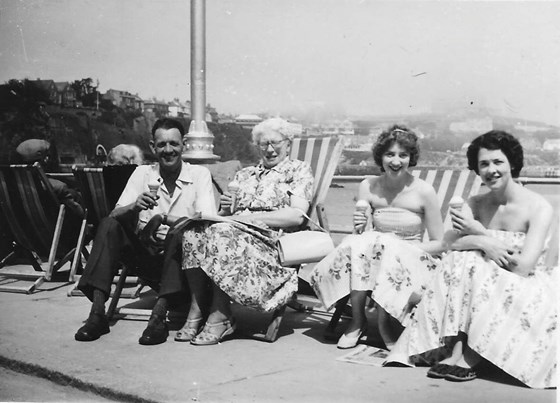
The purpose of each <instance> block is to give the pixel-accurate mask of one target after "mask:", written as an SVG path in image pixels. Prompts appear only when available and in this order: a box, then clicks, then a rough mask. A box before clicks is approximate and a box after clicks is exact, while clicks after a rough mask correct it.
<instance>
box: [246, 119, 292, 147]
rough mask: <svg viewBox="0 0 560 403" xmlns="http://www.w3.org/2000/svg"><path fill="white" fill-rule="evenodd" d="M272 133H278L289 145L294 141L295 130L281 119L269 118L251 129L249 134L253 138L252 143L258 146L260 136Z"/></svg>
mask: <svg viewBox="0 0 560 403" xmlns="http://www.w3.org/2000/svg"><path fill="white" fill-rule="evenodd" d="M269 131H274V132H277V133H280V134H281V135H282V137H284V139H286V140H289V141H290V143H291V142H292V140H293V139H294V136H295V133H296V130H295V128H294V125H293V124H291V123H290V122H288V121H287V120H284V119H282V118H270V119H266V120H263V121H262V122H261V123H259V124H258V125H256V126H255V127H253V131H252V132H251V134H252V136H253V143H255V144H258V142H259V140H260V139H261V136H262V135H263V134H265V133H266V132H269Z"/></svg>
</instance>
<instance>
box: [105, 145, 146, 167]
mask: <svg viewBox="0 0 560 403" xmlns="http://www.w3.org/2000/svg"><path fill="white" fill-rule="evenodd" d="M143 163H144V154H143V153H142V150H141V149H140V147H138V146H137V145H135V144H118V145H116V146H115V147H113V148H112V149H111V151H109V154H108V155H107V165H130V164H135V165H142V164H143Z"/></svg>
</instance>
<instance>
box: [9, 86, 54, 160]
mask: <svg viewBox="0 0 560 403" xmlns="http://www.w3.org/2000/svg"><path fill="white" fill-rule="evenodd" d="M48 103H50V101H49V93H48V92H47V90H45V89H44V88H42V87H40V86H38V85H37V84H36V83H35V82H33V81H30V80H27V79H25V80H9V81H8V82H7V83H6V84H5V85H3V86H1V91H0V111H2V112H4V118H5V120H4V121H2V122H0V137H1V138H2V142H1V143H0V145H1V148H2V152H1V153H0V154H1V160H2V161H4V162H5V161H7V160H8V159H9V158H10V155H11V154H12V153H13V152H14V150H15V148H16V147H17V145H18V144H19V143H20V142H22V141H23V140H26V139H29V138H42V139H46V140H50V126H49V119H50V117H49V115H48V113H47V112H46V110H45V106H46V105H47V104H48Z"/></svg>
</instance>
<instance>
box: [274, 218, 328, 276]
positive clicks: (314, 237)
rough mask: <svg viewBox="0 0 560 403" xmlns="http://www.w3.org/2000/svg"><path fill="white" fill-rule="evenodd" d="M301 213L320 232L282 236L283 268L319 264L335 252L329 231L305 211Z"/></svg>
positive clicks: (281, 258) (309, 231) (279, 249)
mask: <svg viewBox="0 0 560 403" xmlns="http://www.w3.org/2000/svg"><path fill="white" fill-rule="evenodd" d="M300 212H301V214H302V215H303V216H304V217H305V218H307V221H308V222H309V223H310V224H313V225H314V226H315V227H317V228H318V229H320V231H312V230H305V231H298V232H289V233H287V234H282V235H281V236H280V237H279V238H278V256H279V258H280V263H281V264H282V265H283V266H295V265H299V264H302V263H314V262H318V261H319V260H321V259H323V258H324V257H325V256H327V255H328V254H329V253H331V252H332V251H333V250H334V242H333V240H332V238H331V236H330V235H329V233H328V232H327V230H326V229H324V228H323V227H321V226H320V225H319V224H317V223H316V222H315V221H313V220H312V219H311V217H309V216H308V215H307V214H306V213H305V211H302V210H300Z"/></svg>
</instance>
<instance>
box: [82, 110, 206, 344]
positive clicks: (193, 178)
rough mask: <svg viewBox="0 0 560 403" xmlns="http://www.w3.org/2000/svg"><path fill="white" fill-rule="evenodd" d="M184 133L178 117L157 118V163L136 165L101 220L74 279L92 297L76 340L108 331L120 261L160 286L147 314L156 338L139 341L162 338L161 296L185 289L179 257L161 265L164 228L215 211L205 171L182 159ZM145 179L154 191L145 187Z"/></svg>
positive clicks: (154, 143) (153, 143)
mask: <svg viewBox="0 0 560 403" xmlns="http://www.w3.org/2000/svg"><path fill="white" fill-rule="evenodd" d="M183 135H184V128H183V126H182V125H181V123H180V122H178V121H176V120H173V119H168V118H164V119H159V120H158V121H156V123H155V124H154V126H153V128H152V140H151V141H150V147H151V149H152V151H153V153H154V154H155V155H156V157H157V159H158V163H157V164H154V165H141V166H139V167H138V168H136V170H135V171H134V172H133V173H132V175H131V177H130V179H129V180H128V183H127V184H126V187H125V189H124V190H123V192H122V194H121V196H120V198H119V200H118V202H117V205H116V206H115V208H114V210H113V211H112V212H111V214H110V215H109V217H106V218H104V219H103V220H102V221H101V223H100V225H99V227H98V229H97V233H96V236H95V240H94V242H93V248H92V251H91V254H90V257H89V259H88V261H87V264H86V267H85V270H84V274H83V276H82V277H81V279H80V282H79V284H78V288H79V289H80V290H81V291H82V292H83V293H84V294H85V295H86V296H87V297H88V298H89V299H90V300H91V301H92V308H91V312H90V315H89V317H88V319H87V321H86V323H85V324H84V325H83V326H82V327H81V328H80V329H79V330H78V331H77V332H76V334H75V336H74V337H75V339H76V340H78V341H93V340H97V339H98V338H99V337H101V336H102V335H104V334H106V333H109V323H108V320H107V317H106V315H105V302H106V301H107V299H108V298H109V295H110V291H111V283H112V280H113V277H114V276H115V275H116V274H117V270H118V267H119V265H120V263H121V262H123V263H124V264H127V265H130V266H132V267H136V268H137V269H138V271H139V276H140V277H143V278H147V279H148V282H149V283H151V284H154V285H155V286H156V287H157V286H159V292H158V294H159V296H160V297H163V298H162V302H163V304H161V303H160V304H159V305H158V309H159V315H156V317H154V314H152V318H150V322H151V323H152V325H155V327H154V326H152V330H154V329H155V330H156V334H152V335H151V336H155V338H154V337H151V338H149V340H148V343H142V344H158V343H162V342H163V341H165V339H166V338H167V334H168V332H167V327H166V326H165V321H164V319H165V312H164V313H163V320H162V315H161V309H162V308H163V309H166V308H167V305H166V296H168V295H171V294H175V293H178V292H181V291H183V289H184V288H183V284H184V279H183V273H182V270H181V261H180V258H178V259H177V258H174V259H166V260H165V261H166V264H164V265H163V266H162V264H163V260H164V241H165V238H166V235H167V232H168V230H169V227H170V226H171V225H173V224H174V223H175V221H177V220H178V219H180V218H182V217H193V216H195V215H196V214H197V213H199V212H200V213H203V214H210V215H214V214H216V205H215V199H214V193H213V188H212V177H211V175H210V171H209V170H208V169H207V168H204V167H201V166H196V165H190V164H188V163H184V162H183V161H182V159H181V154H182V152H183ZM148 184H149V185H150V186H151V187H152V188H154V189H155V188H157V191H154V189H152V191H150V189H149V187H148ZM158 185H159V186H158ZM158 302H159V301H158ZM152 333H153V332H152ZM162 339H163V340H162Z"/></svg>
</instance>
